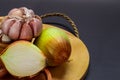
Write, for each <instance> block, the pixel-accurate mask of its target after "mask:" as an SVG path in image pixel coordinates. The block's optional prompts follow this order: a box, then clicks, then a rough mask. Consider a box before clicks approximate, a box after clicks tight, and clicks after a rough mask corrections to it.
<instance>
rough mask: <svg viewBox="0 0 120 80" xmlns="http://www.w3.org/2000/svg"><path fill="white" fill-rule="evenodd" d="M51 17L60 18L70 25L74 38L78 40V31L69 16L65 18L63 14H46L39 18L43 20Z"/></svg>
mask: <svg viewBox="0 0 120 80" xmlns="http://www.w3.org/2000/svg"><path fill="white" fill-rule="evenodd" d="M52 16H57V17H62V18H64V19H66V20H67V21H68V22H69V23H70V25H71V26H72V28H73V30H74V33H75V36H76V37H78V38H79V32H78V29H77V27H76V25H75V23H74V21H73V20H72V19H71V18H70V17H69V16H67V15H65V14H63V13H46V14H43V15H41V16H40V17H41V18H42V19H43V18H47V17H52Z"/></svg>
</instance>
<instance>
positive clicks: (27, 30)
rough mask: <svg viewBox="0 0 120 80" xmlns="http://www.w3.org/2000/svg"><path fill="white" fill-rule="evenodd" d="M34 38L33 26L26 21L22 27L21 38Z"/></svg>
mask: <svg viewBox="0 0 120 80" xmlns="http://www.w3.org/2000/svg"><path fill="white" fill-rule="evenodd" d="M32 38H33V33H32V29H31V27H30V26H29V25H28V23H24V24H23V26H22V29H21V33H20V37H19V39H22V40H31V39H32Z"/></svg>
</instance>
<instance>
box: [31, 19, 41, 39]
mask: <svg viewBox="0 0 120 80" xmlns="http://www.w3.org/2000/svg"><path fill="white" fill-rule="evenodd" d="M30 26H31V28H32V30H33V34H34V37H37V36H39V35H40V33H41V31H42V20H39V19H37V18H33V19H32V20H31V21H30Z"/></svg>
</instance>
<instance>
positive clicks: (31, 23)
mask: <svg viewBox="0 0 120 80" xmlns="http://www.w3.org/2000/svg"><path fill="white" fill-rule="evenodd" d="M1 29H2V31H3V33H4V34H6V35H8V36H9V37H10V39H12V40H18V39H22V40H31V39H32V38H35V37H37V36H39V35H40V33H41V31H42V20H41V18H40V17H39V16H36V15H35V14H34V12H33V10H31V9H27V8H26V7H21V8H14V9H12V10H10V11H9V13H8V15H7V16H6V17H5V19H3V21H2V23H1Z"/></svg>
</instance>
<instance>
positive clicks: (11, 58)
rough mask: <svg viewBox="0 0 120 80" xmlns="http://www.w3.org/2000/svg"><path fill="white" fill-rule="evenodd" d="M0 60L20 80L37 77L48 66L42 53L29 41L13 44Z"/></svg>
mask: <svg viewBox="0 0 120 80" xmlns="http://www.w3.org/2000/svg"><path fill="white" fill-rule="evenodd" d="M0 58H1V60H2V62H3V64H4V66H5V68H6V69H7V71H8V72H9V73H10V74H11V75H13V76H16V77H19V78H22V77H27V76H32V75H35V74H37V73H38V72H40V71H41V70H42V69H43V68H44V67H45V66H46V57H45V56H44V54H43V53H42V51H41V50H40V49H39V48H38V47H36V46H35V45H33V44H32V43H30V42H28V41H22V40H20V41H16V42H13V43H12V44H10V45H9V46H8V47H7V48H6V50H5V51H4V52H3V54H2V55H1V56H0Z"/></svg>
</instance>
